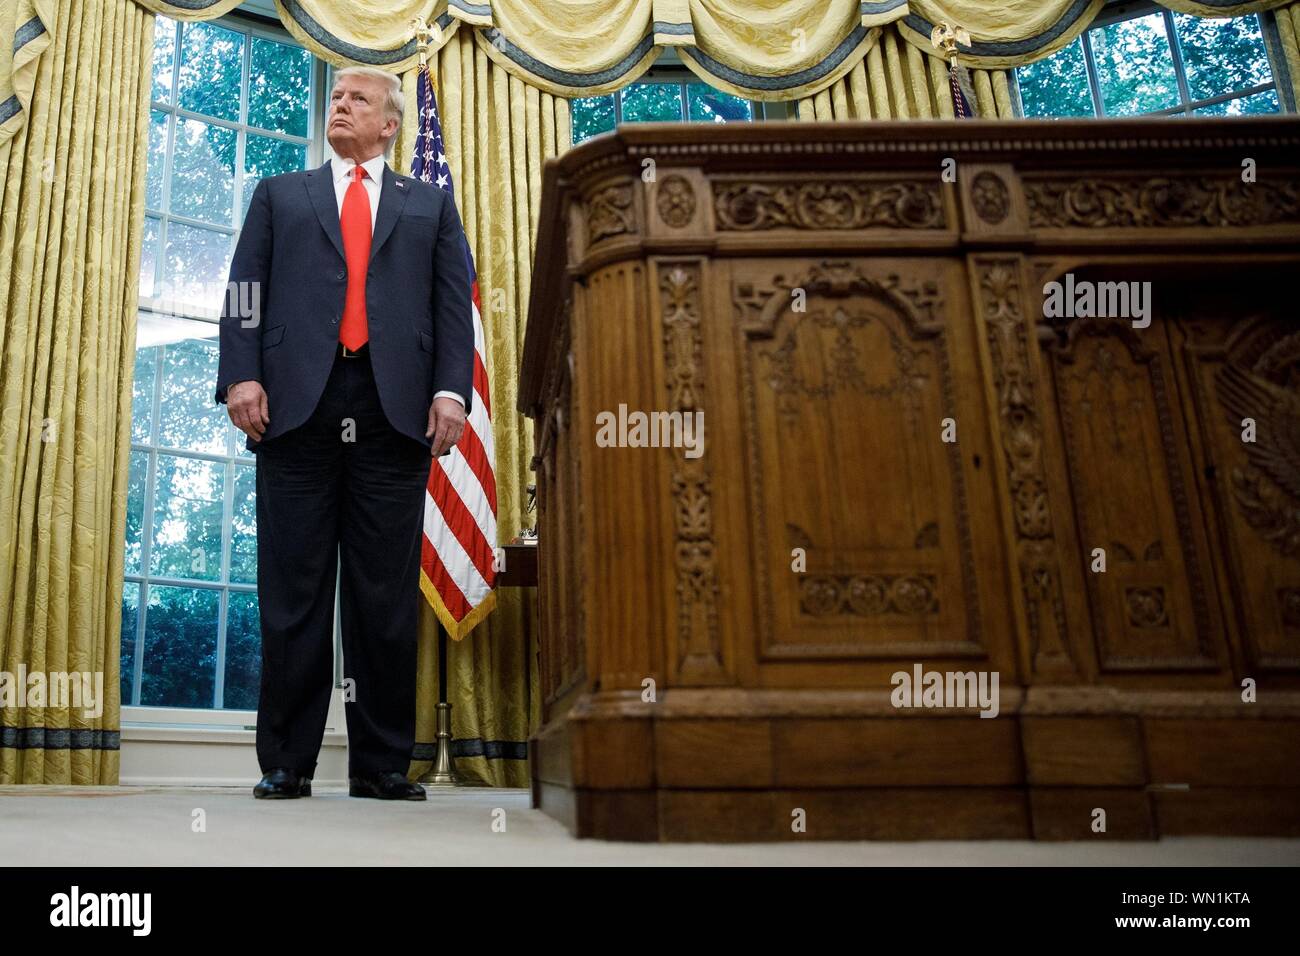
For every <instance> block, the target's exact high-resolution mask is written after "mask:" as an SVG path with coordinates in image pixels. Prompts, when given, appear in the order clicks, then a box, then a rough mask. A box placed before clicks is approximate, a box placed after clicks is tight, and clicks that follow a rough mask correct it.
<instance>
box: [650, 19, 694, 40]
mask: <svg viewBox="0 0 1300 956" xmlns="http://www.w3.org/2000/svg"><path fill="white" fill-rule="evenodd" d="M651 29H652V30H653V31H654V32H655V33H667V34H668V35H669V36H675V37H688V36H692V35H694V33H695V24H693V23H665V22H664V21H662V20H656V21H655V22H654V25H653V26H652V27H651Z"/></svg>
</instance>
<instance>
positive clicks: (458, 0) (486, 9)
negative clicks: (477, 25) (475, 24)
mask: <svg viewBox="0 0 1300 956" xmlns="http://www.w3.org/2000/svg"><path fill="white" fill-rule="evenodd" d="M447 6H449V7H455V8H456V9H457V10H463V11H464V12H465V13H468V14H470V15H471V16H475V17H490V16H492V5H491V4H490V3H468V2H467V0H447Z"/></svg>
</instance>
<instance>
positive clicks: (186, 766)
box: [121, 14, 347, 785]
mask: <svg viewBox="0 0 1300 956" xmlns="http://www.w3.org/2000/svg"><path fill="white" fill-rule="evenodd" d="M212 22H213V23H214V24H215V25H218V26H222V27H226V28H228V29H232V30H237V31H239V32H241V33H244V34H245V35H246V36H248V37H249V40H248V41H247V42H245V43H244V56H243V66H242V71H241V77H240V83H241V94H240V103H241V105H240V115H239V118H238V120H237V121H230V120H221V119H217V118H215V117H209V116H204V115H203V114H199V113H194V112H192V111H189V110H185V109H182V108H181V107H180V104H179V99H178V96H179V94H178V83H177V80H178V77H179V70H180V56H179V55H177V56H176V57H175V58H174V60H175V62H174V63H173V67H172V69H173V73H172V91H173V96H172V99H173V102H172V103H158V102H153V103H151V109H157V110H160V111H164V112H167V113H169V114H171V117H170V118H169V120H168V126H167V152H166V160H165V166H164V172H163V196H164V203H163V204H164V206H168V205H169V203H168V202H167V197H168V195H169V193H168V190H169V187H170V184H171V175H172V161H173V154H174V139H175V130H176V124H177V123H178V122H179V121H181V120H184V119H189V118H193V119H198V120H200V121H202V122H205V123H212V124H215V125H219V126H223V127H225V128H228V129H234V130H236V131H237V132H243V133H244V134H245V135H244V136H243V137H240V140H239V145H238V147H237V153H236V168H235V182H234V195H233V203H234V205H233V208H234V209H235V210H236V211H237V212H238V211H239V210H242V209H243V195H242V190H243V188H244V143H245V142H246V137H247V135H248V134H250V133H251V134H253V135H257V136H269V137H272V138H279V139H284V140H288V141H291V142H295V143H303V144H305V145H306V146H307V168H312V167H314V166H319V165H320V164H321V163H322V162H324V159H323V157H324V155H325V154H326V152H327V149H328V147H327V145H326V144H325V141H324V140H325V137H324V128H325V124H324V117H325V111H326V110H327V109H328V99H329V98H328V96H327V95H326V92H325V89H326V87H325V83H326V81H327V72H326V64H325V62H324V61H322V60H321V59H320V58H318V57H316V58H314V59H313V66H312V81H311V92H310V107H309V120H308V131H307V137H306V138H305V139H304V138H303V137H294V136H288V135H286V134H282V133H276V132H273V131H267V130H262V129H259V128H256V127H250V126H249V125H248V96H247V90H248V84H249V74H250V70H251V63H252V41H251V38H252V37H261V38H263V39H267V40H273V41H276V42H279V43H287V44H290V45H293V46H299V47H300V46H301V44H299V43H298V41H297V40H295V39H294V38H293V37H292V36H290V35H289V33H288V32H287V31H285V30H284V29H283V28H282V27H280V26H279V25H278V24H276V23H274V22H270V21H268V20H267V19H265V18H264V17H261V16H248V15H243V14H229V15H227V16H224V17H220V18H218V19H216V20H215V21H212ZM180 25H181V28H182V29H183V28H184V25H183V24H180ZM177 49H178V51H179V49H180V46H179V44H178V47H177ZM151 75H152V74H151ZM146 215H148V216H150V217H151V218H155V219H157V220H158V221H159V224H160V229H159V239H158V256H157V259H156V261H155V273H154V285H155V289H157V287H158V279H159V276H160V275H161V273H162V269H163V260H164V258H165V251H166V231H167V224H168V223H169V222H172V221H175V222H180V223H185V224H187V225H193V226H197V227H200V228H203V229H208V230H211V231H214V232H220V233H223V234H226V235H229V236H230V242H231V243H232V250H233V243H234V242H235V241H236V239H237V237H238V230H237V229H235V228H233V227H228V226H222V225H216V224H213V223H207V222H198V221H193V220H189V219H187V218H186V217H183V216H177V215H173V214H171V213H170V212H164V211H163V210H147V211H146ZM177 304H178V303H175V302H168V303H167V309H166V311H165V312H164V311H160V310H158V309H157V302H156V300H155V299H153V298H144V297H141V299H140V306H139V308H140V312H141V313H142V316H146V317H147V316H152V315H155V314H157V315H167V316H172V317H176V318H178V319H181V320H184V321H192V322H195V323H203V324H207V325H211V326H212V332H211V334H213V335H215V333H216V328H217V324H218V318H219V316H217V315H214V314H213V313H212V312H210V311H206V310H201V309H186V308H180V309H177V308H176V306H177ZM199 329H201V326H199V325H196V331H198V330H199ZM195 337H197V338H205V337H207V336H204V335H202V334H196V336H195ZM162 374H163V369H162V368H161V367H160V368H158V369H157V370H156V371H155V376H156V378H155V382H154V386H153V409H152V413H151V415H152V417H151V421H152V429H151V434H150V436H149V440H148V442H147V443H137V442H132V444H131V449H132V451H133V452H135V451H145V452H148V453H149V455H150V464H149V475H148V477H147V479H146V485H145V502H144V509H145V527H144V529H142V534H143V538H144V540H143V541H142V547H141V567H140V573H135V574H133V573H127V574H124V576H123V584H124V585H128V584H136V585H137V586H138V587H139V594H140V595H146V594H147V593H148V591H147V588H148V586H149V585H151V584H158V585H160V586H180V587H205V588H209V589H211V590H216V591H219V592H220V595H221V596H220V603H219V611H218V632H217V633H218V641H219V644H218V647H219V651H218V660H217V664H216V667H217V674H216V691H215V695H216V696H217V699H219V695H220V693H221V687H222V683H223V679H224V672H223V657H224V655H223V654H222V653H221V651H220V648H222V647H224V643H222V642H221V635H222V634H223V633H224V629H225V627H226V605H227V599H228V595H229V594H230V593H232V592H245V593H247V592H250V591H251V592H254V593H256V585H255V584H247V583H236V584H231V583H230V581H229V580H228V578H229V568H228V567H227V562H228V557H227V555H228V550H229V546H230V535H231V527H232V524H231V522H232V509H233V496H234V489H233V487H232V486H231V483H232V481H233V478H234V475H235V472H234V468H233V467H232V468H231V469H230V474H229V476H228V477H227V479H226V486H225V488H224V491H223V514H222V555H221V561H222V570H221V576H220V578H219V580H217V581H215V582H213V581H190V580H182V579H172V578H168V577H157V576H154V575H151V574H150V573H149V557H150V554H149V552H150V546H151V544H152V541H151V536H150V534H149V533H148V530H149V529H150V528H151V527H152V515H153V499H154V494H155V491H156V487H155V482H156V476H155V474H154V471H155V466H156V458H157V455H158V454H172V455H178V456H182V457H189V458H196V459H201V460H208V461H217V462H221V463H222V464H227V463H232V462H233V465H234V466H236V467H238V466H240V465H241V464H242V466H243V467H252V461H251V460H249V459H246V458H244V457H242V456H240V455H239V454H238V449H237V447H232V446H231V445H230V444H228V445H227V452H228V453H227V454H224V455H221V454H215V455H214V454H210V453H203V452H194V451H190V450H186V449H170V448H163V447H161V446H158V445H156V444H154V443H153V442H154V439H153V434H154V432H155V431H156V429H157V424H158V414H159V408H158V406H159V402H160V400H161V399H160V389H159V388H158V382H159V380H160V377H161V375H162ZM236 441H237V439H236ZM137 603H138V604H139V613H138V615H137V620H136V636H135V641H136V644H135V654H134V663H135V667H136V676H135V678H134V682H135V685H136V686H137V687H138V686H139V674H140V671H141V669H142V668H143V665H144V655H145V654H146V653H147V648H146V647H145V644H144V637H145V616H146V604H145V602H144V601H142V600H137ZM338 617H339V615H338V591H337V583H336V589H335V623H334V633H335V667H334V669H335V684H336V686H338V685H341V684H342V657H341V650H340V637H341V636H340V634H339V622H338ZM256 720H257V712H256V711H255V710H234V709H229V710H228V709H224V708H216V707H213V708H188V707H162V706H145V705H139V704H130V705H124V706H122V708H121V728H122V729H121V734H122V750H121V781H122V783H123V784H125V785H131V784H139V785H156V784H165V783H187V782H188V783H196V782H197V783H209V784H217V785H220V784H246V783H248V782H249V779H248V778H249V775H250V774H255V773H256V770H257V763H256V755H255V752H254V747H255V733H254V731H255V727H256ZM345 726H346V721H345V717H344V708H343V704H342V698H341V696H340V695H339V694H333V695H331V700H330V709H329V714H328V716H327V719H326V733H325V740H324V743H323V747H322V753H321V764H320V766H319V768H318V772H317V779H318V780H322V779H324V780H327V781H329V780H333V781H336V782H337V781H341V780H342V779H343V778H344V777H345V776H346V747H347V737H346V731H345ZM250 763H251V767H250Z"/></svg>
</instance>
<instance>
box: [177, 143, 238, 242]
mask: <svg viewBox="0 0 1300 956" xmlns="http://www.w3.org/2000/svg"><path fill="white" fill-rule="evenodd" d="M238 136H239V134H238V133H236V132H235V131H234V130H233V129H227V128H226V127H224V126H213V125H212V124H211V123H204V122H201V121H199V120H183V121H179V122H177V124H176V145H175V146H174V147H173V152H172V195H171V200H172V202H171V212H173V213H175V214H176V215H178V216H188V217H189V218H190V219H200V220H202V221H203V222H211V223H217V224H218V225H222V226H229V225H232V223H231V221H230V213H231V209H232V208H233V206H234V199H235V147H236V141H237V139H238Z"/></svg>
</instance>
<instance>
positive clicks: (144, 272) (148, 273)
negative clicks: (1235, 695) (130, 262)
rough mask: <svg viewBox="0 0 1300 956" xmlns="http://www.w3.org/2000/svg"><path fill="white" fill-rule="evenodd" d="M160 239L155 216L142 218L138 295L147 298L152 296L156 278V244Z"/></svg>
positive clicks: (160, 228)
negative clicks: (142, 235)
mask: <svg viewBox="0 0 1300 956" xmlns="http://www.w3.org/2000/svg"><path fill="white" fill-rule="evenodd" d="M161 238H162V223H161V222H160V221H159V220H158V218H157V217H156V216H145V217H144V238H143V240H142V241H141V245H140V295H142V296H144V297H145V298H149V297H150V296H152V295H153V294H154V283H155V281H156V280H157V277H158V242H159V240H160V239H161Z"/></svg>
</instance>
